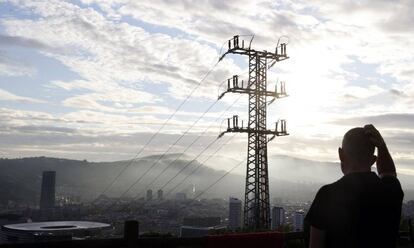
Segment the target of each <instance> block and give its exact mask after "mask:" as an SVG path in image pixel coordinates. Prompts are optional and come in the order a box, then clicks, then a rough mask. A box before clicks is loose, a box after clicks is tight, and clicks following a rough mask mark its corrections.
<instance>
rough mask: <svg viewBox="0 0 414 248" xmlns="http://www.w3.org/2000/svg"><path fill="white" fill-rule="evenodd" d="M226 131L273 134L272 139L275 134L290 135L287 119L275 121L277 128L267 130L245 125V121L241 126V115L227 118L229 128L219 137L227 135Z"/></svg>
mask: <svg viewBox="0 0 414 248" xmlns="http://www.w3.org/2000/svg"><path fill="white" fill-rule="evenodd" d="M226 133H257V134H264V135H272V137H271V138H270V139H269V141H270V140H272V139H273V138H274V137H275V136H286V135H289V134H288V133H287V130H286V120H279V121H277V122H276V123H275V129H274V130H271V129H266V130H257V129H255V128H250V127H244V126H243V121H242V122H241V126H239V116H238V115H234V116H233V117H231V118H228V119H227V129H226V131H223V132H221V133H220V134H219V136H218V137H219V138H220V137H222V136H223V135H225V134H226Z"/></svg>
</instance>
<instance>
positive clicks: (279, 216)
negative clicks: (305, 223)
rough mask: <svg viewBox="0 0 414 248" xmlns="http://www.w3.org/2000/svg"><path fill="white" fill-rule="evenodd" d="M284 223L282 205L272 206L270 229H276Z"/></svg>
mask: <svg viewBox="0 0 414 248" xmlns="http://www.w3.org/2000/svg"><path fill="white" fill-rule="evenodd" d="M283 224H285V209H284V208H282V207H273V208H272V230H277V229H278V228H279V227H280V226H282V225H283Z"/></svg>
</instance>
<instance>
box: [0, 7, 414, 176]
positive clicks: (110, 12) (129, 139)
mask: <svg viewBox="0 0 414 248" xmlns="http://www.w3.org/2000/svg"><path fill="white" fill-rule="evenodd" d="M412 13H414V2H413V1H410V0H400V1H386V0H375V1H374V0H371V1H368V0H365V1H363V0H361V1H347V0H343V1H341V0H338V1H322V0H315V1H300V0H299V1H289V0H281V1H273V0H272V1H266V0H263V1H262V0H260V1H246V0H240V1H221V0H200V1H190V0H185V1H171V0H165V1H162V0H151V1H146V0H143V1H126V0H79V1H67V2H66V1H24V0H22V1H18V0H16V1H14V0H13V1H4V0H0V157H6V158H17V157H28V156H52V157H61V158H71V159H87V160H90V161H114V160H124V159H131V158H133V157H134V156H136V155H137V153H138V152H139V151H140V150H141V148H143V147H144V145H145V144H146V143H147V142H148V141H149V139H150V138H151V136H152V134H154V133H155V132H158V130H159V132H158V133H159V134H158V135H157V136H156V137H155V138H154V139H152V140H151V142H149V144H148V145H147V146H145V149H143V150H142V152H141V153H139V156H145V155H151V154H162V153H164V152H166V151H167V153H182V152H185V154H186V156H190V157H194V156H196V155H197V154H200V153H201V152H202V151H203V149H204V148H205V147H206V146H208V145H209V144H210V143H211V142H215V143H214V144H213V145H211V148H209V149H207V150H206V151H205V152H203V153H201V157H203V156H208V154H211V153H212V152H214V150H215V149H216V148H217V147H219V146H220V145H221V144H222V145H223V148H222V149H221V150H219V152H218V153H217V156H214V157H213V158H212V159H211V160H210V164H209V165H210V166H212V167H216V168H227V167H229V166H230V164H232V163H235V162H237V161H241V160H242V159H243V158H245V156H246V150H247V144H246V141H247V137H246V135H244V134H239V135H236V136H233V134H226V135H225V136H224V137H223V138H221V139H218V140H217V135H218V133H219V132H220V131H222V130H223V127H224V124H225V122H222V120H224V119H225V118H227V117H230V116H232V115H234V114H238V115H239V116H240V118H241V119H244V120H246V118H247V116H246V115H247V100H248V99H247V96H242V95H236V94H233V95H232V94H226V96H225V97H224V98H223V99H221V100H220V101H217V95H218V93H219V92H220V90H222V88H223V87H222V86H223V82H224V81H225V80H226V79H227V78H230V77H232V76H233V75H240V77H241V78H244V79H245V80H247V77H248V74H247V72H248V70H247V69H248V58H247V57H243V56H240V55H238V56H237V55H229V56H226V57H225V58H224V59H223V60H221V61H220V62H219V63H218V64H217V61H218V58H219V57H220V55H221V54H222V53H223V52H224V51H226V46H223V45H224V44H226V41H227V40H228V39H230V38H231V37H233V36H234V35H244V36H241V38H243V39H246V42H249V41H250V39H251V37H252V36H251V35H254V39H253V42H252V47H253V48H254V49H257V50H267V51H274V49H275V47H276V45H277V43H278V41H281V42H286V43H287V54H288V56H289V57H290V58H289V59H288V60H285V61H282V62H279V63H276V64H275V65H274V66H273V67H272V68H271V69H269V71H268V88H269V89H273V88H274V87H275V84H276V82H280V81H284V82H286V90H287V93H288V94H289V96H288V97H286V98H283V99H277V100H276V101H275V102H273V103H272V104H271V105H269V107H268V127H269V128H274V122H276V121H277V120H280V119H286V121H287V129H288V132H289V134H290V135H289V136H285V137H277V138H276V139H274V140H273V141H272V142H271V143H269V145H268V153H269V156H273V155H287V156H292V157H298V158H304V159H312V160H317V161H337V160H338V158H337V149H338V147H339V146H340V144H341V139H342V136H343V134H344V133H345V132H346V131H347V130H349V129H350V128H352V127H355V126H363V125H365V124H368V123H372V124H374V125H375V126H376V127H377V128H378V129H379V130H380V131H381V132H382V134H383V136H384V138H385V140H386V142H387V144H388V146H389V149H390V151H391V153H392V155H393V157H394V159H395V160H396V161H397V164H398V170H399V171H400V172H401V173H405V174H408V175H414V163H413V161H414V153H413V150H414V129H413V128H414V127H413V125H412V124H413V123H414V114H413V111H412V109H413V107H414V100H413V99H414V82H413V81H412V78H413V76H414V55H413V53H412V51H413V49H414V32H413V31H414V26H413V25H412V23H414V15H412ZM208 72H210V73H208ZM207 73H208V74H207ZM206 75H207V77H205V76H206ZM203 78H204V80H203ZM198 85H200V86H198ZM190 94H191V95H190ZM189 95H190V97H189V98H188V99H187V100H185V99H186V98H187V97H188V96H189ZM234 102H235V103H234ZM182 103H184V104H182ZM233 103H234V104H233ZM179 106H181V107H180V108H178V107H179ZM210 106H212V107H211V108H210ZM177 108H178V111H177V113H176V114H175V115H174V116H173V117H172V118H171V119H169V117H170V116H171V114H172V113H174V112H175V111H176V110H177ZM206 110H209V111H208V112H207V113H206V114H205V115H202V114H203V113H204V112H205V111H206ZM200 116H201V118H200ZM167 120H168V121H167ZM196 121H197V122H196ZM195 122H196V123H195ZM194 123H195V124H194ZM182 134H185V135H184V136H183V137H182V138H180V137H181V135H182ZM195 139H197V140H196V142H193V141H194V140H195ZM193 143H194V144H193ZM224 144H225V145H224ZM187 147H188V148H187ZM232 161H233V162H232Z"/></svg>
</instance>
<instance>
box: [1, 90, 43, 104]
mask: <svg viewBox="0 0 414 248" xmlns="http://www.w3.org/2000/svg"><path fill="white" fill-rule="evenodd" d="M0 101H12V102H21V103H45V101H42V100H38V99H35V98H31V97H24V96H18V95H15V94H13V93H10V92H8V91H5V90H3V89H0Z"/></svg>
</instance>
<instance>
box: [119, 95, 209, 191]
mask: <svg viewBox="0 0 414 248" xmlns="http://www.w3.org/2000/svg"><path fill="white" fill-rule="evenodd" d="M216 104H217V101H214V102H213V104H211V105H210V106H209V107H208V108H207V109H206V110H205V111H204V112H203V114H202V115H201V116H199V118H198V119H197V120H196V121H194V122H193V124H192V125H191V126H190V127H189V128H187V130H186V131H185V132H184V133H183V134H181V136H180V137H178V139H176V140H175V142H174V143H173V144H172V145H170V146H169V147H168V149H167V150H166V151H165V152H164V153H163V154H162V155H161V156H160V157H158V159H157V160H156V161H155V162H154V163H153V164H152V165H151V166H150V167H149V168H148V169H147V170H146V171H145V172H144V174H142V175H141V176H140V177H139V178H138V179H137V180H135V182H134V183H133V184H132V185H131V186H130V187H128V189H127V190H126V191H124V193H122V194H121V197H122V196H124V195H125V194H126V193H128V192H129V191H130V190H131V189H132V188H133V187H134V186H135V185H137V183H138V182H140V181H141V179H142V178H144V176H145V175H147V174H148V173H149V172H150V171H151V170H152V169H153V168H154V167H155V165H157V163H158V162H159V161H160V160H161V159H162V158H164V156H165V155H166V154H167V153H168V152H169V151H170V150H171V148H172V147H174V146H175V145H176V144H177V143H178V142H179V141H180V140H181V139H182V138H183V137H184V136H185V135H186V134H187V133H188V132H189V131H190V130H191V129H192V128H193V127H194V126H195V125H196V124H197V123H198V122H199V121H200V120H201V119H202V118H203V117H204V116H205V115H206V114H207V113H208V112H209V111H210V110H211V109H212V108H213V107H214V106H215V105H216Z"/></svg>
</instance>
